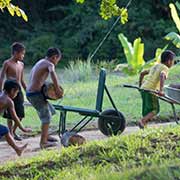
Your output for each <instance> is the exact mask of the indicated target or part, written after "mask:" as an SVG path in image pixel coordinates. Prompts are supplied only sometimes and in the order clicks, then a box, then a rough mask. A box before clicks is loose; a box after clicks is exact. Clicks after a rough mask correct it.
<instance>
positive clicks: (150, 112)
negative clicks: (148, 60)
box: [138, 50, 175, 129]
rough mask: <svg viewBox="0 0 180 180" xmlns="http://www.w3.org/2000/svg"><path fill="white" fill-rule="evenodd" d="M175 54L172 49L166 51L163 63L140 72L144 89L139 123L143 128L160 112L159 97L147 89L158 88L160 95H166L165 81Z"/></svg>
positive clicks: (140, 83)
mask: <svg viewBox="0 0 180 180" xmlns="http://www.w3.org/2000/svg"><path fill="white" fill-rule="evenodd" d="M174 56H175V54H174V53H173V52H172V51H170V50H166V51H164V52H163V53H162V55H161V63H159V64H156V65H154V66H153V67H152V68H151V69H150V70H145V71H143V72H141V74H140V78H139V87H140V88H141V89H143V90H141V97H142V115H143V118H142V119H141V120H140V121H139V122H138V125H139V127H140V128H142V129H143V128H144V126H145V125H146V124H147V123H148V122H149V121H150V120H151V119H152V118H153V117H154V116H155V115H157V114H158V113H159V101H158V97H157V96H156V95H154V94H152V93H149V92H148V91H146V90H157V92H158V95H160V96H163V95H164V92H163V87H164V81H165V80H166V79H167V76H168V71H169V68H170V67H171V66H173V64H174ZM147 74H148V77H147V79H146V80H145V81H144V82H143V83H142V81H143V79H144V76H145V75H147Z"/></svg>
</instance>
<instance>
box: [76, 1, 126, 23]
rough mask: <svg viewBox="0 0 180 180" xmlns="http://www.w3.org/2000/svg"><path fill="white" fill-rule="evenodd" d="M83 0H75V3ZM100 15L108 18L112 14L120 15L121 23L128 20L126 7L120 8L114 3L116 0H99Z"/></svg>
mask: <svg viewBox="0 0 180 180" xmlns="http://www.w3.org/2000/svg"><path fill="white" fill-rule="evenodd" d="M84 1H85V0H76V2H77V3H84ZM100 15H101V17H102V18H103V19H105V20H108V19H110V18H111V17H113V16H121V23H122V24H125V23H126V22H127V21H128V13H127V9H126V8H124V7H122V8H120V7H119V6H118V5H117V4H116V0H101V5H100Z"/></svg>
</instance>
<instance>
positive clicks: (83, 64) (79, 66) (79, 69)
mask: <svg viewBox="0 0 180 180" xmlns="http://www.w3.org/2000/svg"><path fill="white" fill-rule="evenodd" d="M93 69H94V64H93V63H92V62H91V61H90V60H88V61H82V60H80V59H77V60H76V61H71V62H70V63H69V66H68V67H67V68H65V70H64V77H65V79H66V80H67V81H69V82H72V83H75V82H78V81H81V82H86V81H89V80H91V79H92V77H93Z"/></svg>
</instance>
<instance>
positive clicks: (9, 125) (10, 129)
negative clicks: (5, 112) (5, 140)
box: [7, 119, 14, 136]
mask: <svg viewBox="0 0 180 180" xmlns="http://www.w3.org/2000/svg"><path fill="white" fill-rule="evenodd" d="M7 125H8V128H9V131H10V133H11V135H12V136H13V135H14V134H13V120H12V119H7Z"/></svg>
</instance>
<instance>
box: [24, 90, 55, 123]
mask: <svg viewBox="0 0 180 180" xmlns="http://www.w3.org/2000/svg"><path fill="white" fill-rule="evenodd" d="M26 96H27V99H28V101H29V102H30V103H31V104H32V106H33V107H34V108H35V109H36V111H37V113H38V116H39V118H40V120H41V123H42V124H49V123H50V121H51V119H52V116H53V115H54V114H55V113H56V111H55V109H54V107H53V106H52V105H51V104H50V103H49V102H48V101H47V100H46V99H45V98H44V95H43V94H42V93H41V92H27V93H26Z"/></svg>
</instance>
